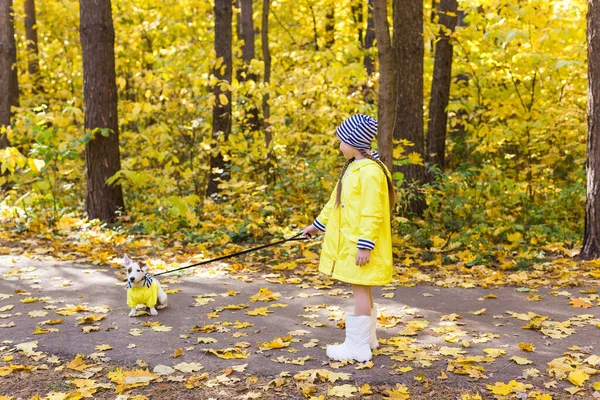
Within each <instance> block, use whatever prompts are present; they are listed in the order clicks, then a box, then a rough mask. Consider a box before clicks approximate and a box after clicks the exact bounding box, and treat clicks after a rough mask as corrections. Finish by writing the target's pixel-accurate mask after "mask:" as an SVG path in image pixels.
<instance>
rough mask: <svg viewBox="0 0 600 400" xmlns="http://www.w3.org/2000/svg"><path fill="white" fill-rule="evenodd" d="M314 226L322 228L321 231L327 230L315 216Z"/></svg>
mask: <svg viewBox="0 0 600 400" xmlns="http://www.w3.org/2000/svg"><path fill="white" fill-rule="evenodd" d="M313 226H314V227H315V228H317V229H318V230H320V231H321V232H325V225H323V224H322V223H320V222H319V220H318V219H316V218H315V222H313Z"/></svg>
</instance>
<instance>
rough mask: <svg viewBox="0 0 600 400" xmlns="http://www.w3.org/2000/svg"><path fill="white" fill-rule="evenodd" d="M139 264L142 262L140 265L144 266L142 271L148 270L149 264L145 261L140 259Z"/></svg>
mask: <svg viewBox="0 0 600 400" xmlns="http://www.w3.org/2000/svg"><path fill="white" fill-rule="evenodd" d="M139 264H140V267H141V268H142V271H144V272H148V264H146V263H145V262H143V261H140V262H139Z"/></svg>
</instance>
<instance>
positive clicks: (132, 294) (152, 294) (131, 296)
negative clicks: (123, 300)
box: [127, 281, 158, 308]
mask: <svg viewBox="0 0 600 400" xmlns="http://www.w3.org/2000/svg"><path fill="white" fill-rule="evenodd" d="M156 303H158V283H157V282H156V281H153V282H152V284H151V285H150V287H146V286H145V285H144V286H142V287H139V286H134V287H132V288H129V289H127V305H128V306H129V307H130V308H135V306H137V305H138V304H145V305H146V307H148V308H153V307H154V306H156Z"/></svg>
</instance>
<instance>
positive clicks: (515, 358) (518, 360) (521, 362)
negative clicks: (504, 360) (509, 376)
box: [509, 356, 533, 365]
mask: <svg viewBox="0 0 600 400" xmlns="http://www.w3.org/2000/svg"><path fill="white" fill-rule="evenodd" d="M509 360H512V361H514V362H516V363H517V364H519V365H527V364H533V361H531V360H528V359H526V358H524V357H519V356H512V357H511V358H509Z"/></svg>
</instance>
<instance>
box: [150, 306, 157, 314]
mask: <svg viewBox="0 0 600 400" xmlns="http://www.w3.org/2000/svg"><path fill="white" fill-rule="evenodd" d="M150 314H152V315H154V316H157V315H158V311H156V308H154V307H151V308H150Z"/></svg>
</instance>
